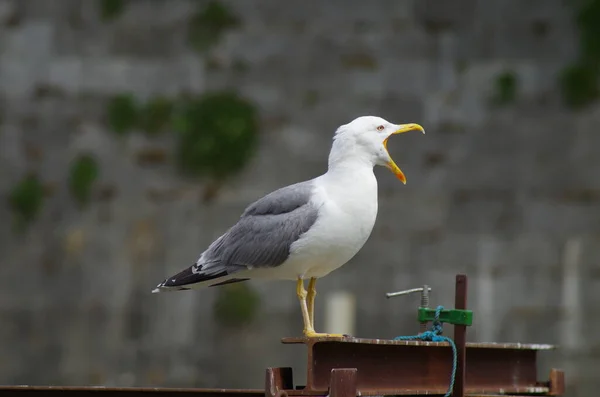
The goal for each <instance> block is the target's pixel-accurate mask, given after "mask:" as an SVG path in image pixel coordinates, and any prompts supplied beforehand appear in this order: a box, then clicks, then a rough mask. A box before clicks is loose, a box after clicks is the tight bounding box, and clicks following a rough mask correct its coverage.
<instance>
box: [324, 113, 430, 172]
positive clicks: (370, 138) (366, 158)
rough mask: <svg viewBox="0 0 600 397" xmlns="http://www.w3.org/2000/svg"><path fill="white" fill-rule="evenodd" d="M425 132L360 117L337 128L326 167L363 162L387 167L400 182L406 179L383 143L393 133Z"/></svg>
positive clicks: (373, 118) (409, 126)
mask: <svg viewBox="0 0 600 397" xmlns="http://www.w3.org/2000/svg"><path fill="white" fill-rule="evenodd" d="M414 130H417V131H421V132H422V133H423V134H424V133H425V130H424V129H423V127H421V126H420V125H419V124H414V123H411V124H393V123H390V122H389V121H387V120H385V119H382V118H381V117H376V116H362V117H358V118H356V119H354V120H352V121H351V122H350V123H348V124H344V125H342V126H341V127H339V128H338V129H337V131H336V133H335V136H334V138H333V139H334V143H333V147H332V148H331V153H330V155H329V167H330V168H331V167H332V166H335V165H336V164H340V163H344V162H346V161H362V162H367V163H368V164H370V165H371V166H375V165H381V166H385V167H387V168H389V169H390V170H391V171H392V172H393V173H394V174H395V175H396V177H397V178H398V179H400V180H401V181H402V183H406V177H405V176H404V173H403V172H402V170H400V168H399V167H398V166H397V165H396V163H395V162H394V160H392V158H391V157H390V153H389V152H388V150H387V141H388V139H389V137H390V136H392V135H394V134H401V133H403V132H408V131H414Z"/></svg>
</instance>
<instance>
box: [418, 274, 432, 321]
mask: <svg viewBox="0 0 600 397" xmlns="http://www.w3.org/2000/svg"><path fill="white" fill-rule="evenodd" d="M430 290H431V288H429V286H428V285H427V284H425V285H424V286H423V289H422V291H421V307H429V291H430ZM419 331H421V333H423V332H425V331H427V322H424V323H421V324H420V325H419Z"/></svg>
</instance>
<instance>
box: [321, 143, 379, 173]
mask: <svg viewBox="0 0 600 397" xmlns="http://www.w3.org/2000/svg"><path fill="white" fill-rule="evenodd" d="M374 165H375V164H374V159H373V156H369V155H368V154H367V153H365V151H363V150H360V148H358V147H356V145H354V144H349V143H348V142H345V141H343V140H334V141H333V145H332V147H331V152H330V153H329V161H328V170H327V174H329V175H335V176H336V177H341V176H342V175H348V176H351V177H353V178H356V177H357V174H360V173H363V172H367V173H373V167H374Z"/></svg>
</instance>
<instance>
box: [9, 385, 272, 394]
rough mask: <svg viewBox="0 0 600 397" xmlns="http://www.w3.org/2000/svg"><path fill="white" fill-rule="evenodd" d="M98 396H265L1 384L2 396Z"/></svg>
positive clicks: (225, 391) (232, 391)
mask: <svg viewBox="0 0 600 397" xmlns="http://www.w3.org/2000/svg"><path fill="white" fill-rule="evenodd" d="M65 394H66V395H72V396H97V395H98V394H108V395H110V396H112V397H118V396H125V397H134V396H147V395H148V394H150V395H152V396H165V397H166V396H177V397H183V396H192V395H196V396H197V395H198V394H202V395H203V397H209V396H215V397H216V396H218V397H263V396H264V395H265V391H264V390H262V389H254V390H252V389H249V390H238V389H180V388H154V387H90V386H82V387H68V386H0V396H2V397H7V396H13V395H14V396H19V397H24V396H30V395H31V396H33V395H35V396H49V397H52V396H62V395H65Z"/></svg>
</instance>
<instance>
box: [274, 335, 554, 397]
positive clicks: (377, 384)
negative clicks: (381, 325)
mask: <svg viewBox="0 0 600 397" xmlns="http://www.w3.org/2000/svg"><path fill="white" fill-rule="evenodd" d="M283 342H284V343H296V344H305V345H306V346H307V348H308V362H307V364H308V366H307V379H306V385H305V387H304V388H303V389H302V394H304V395H320V394H321V395H322V394H323V393H324V392H325V391H327V389H328V386H329V376H330V374H331V370H332V369H334V368H357V370H358V373H357V387H358V390H359V392H360V394H361V395H390V394H396V395H413V394H423V393H428V394H442V395H443V394H444V393H445V392H446V390H447V388H448V384H449V377H450V373H451V369H452V355H451V353H452V352H451V349H450V346H449V345H448V344H447V343H445V342H420V341H394V340H387V339H359V338H352V337H349V338H344V339H339V338H310V339H306V338H284V339H283ZM551 348H553V346H550V345H525V344H499V343H466V348H465V350H466V360H465V364H466V365H465V378H466V383H465V385H466V388H465V393H466V394H477V393H487V394H494V393H497V394H501V393H504V394H510V393H514V394H539V395H543V394H545V393H546V394H547V393H549V391H550V388H549V386H548V385H547V384H543V383H540V382H538V381H537V379H536V376H537V352H538V351H540V350H548V349H551Z"/></svg>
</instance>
